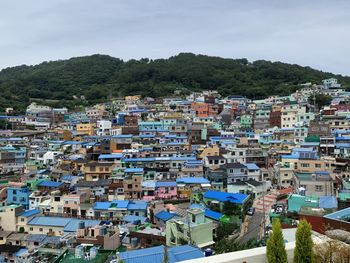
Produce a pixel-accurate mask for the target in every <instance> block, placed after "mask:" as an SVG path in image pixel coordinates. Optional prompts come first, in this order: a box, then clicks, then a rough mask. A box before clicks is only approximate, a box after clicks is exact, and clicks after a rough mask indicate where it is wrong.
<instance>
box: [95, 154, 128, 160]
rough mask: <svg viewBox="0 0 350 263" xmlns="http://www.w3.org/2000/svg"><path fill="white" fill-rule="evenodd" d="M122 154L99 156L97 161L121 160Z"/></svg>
mask: <svg viewBox="0 0 350 263" xmlns="http://www.w3.org/2000/svg"><path fill="white" fill-rule="evenodd" d="M122 157H123V154H121V153H113V154H100V156H99V157H98V159H121V158H122Z"/></svg>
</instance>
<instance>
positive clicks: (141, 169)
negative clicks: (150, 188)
mask: <svg viewBox="0 0 350 263" xmlns="http://www.w3.org/2000/svg"><path fill="white" fill-rule="evenodd" d="M124 173H143V168H125V170H124Z"/></svg>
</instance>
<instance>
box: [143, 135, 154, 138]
mask: <svg viewBox="0 0 350 263" xmlns="http://www.w3.org/2000/svg"><path fill="white" fill-rule="evenodd" d="M154 137H156V136H155V135H154V134H141V135H140V138H154Z"/></svg>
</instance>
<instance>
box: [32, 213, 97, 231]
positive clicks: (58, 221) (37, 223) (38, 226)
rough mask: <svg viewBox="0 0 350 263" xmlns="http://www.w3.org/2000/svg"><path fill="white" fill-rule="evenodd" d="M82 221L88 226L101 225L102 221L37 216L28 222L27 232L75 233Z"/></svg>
mask: <svg viewBox="0 0 350 263" xmlns="http://www.w3.org/2000/svg"><path fill="white" fill-rule="evenodd" d="M81 222H84V224H85V226H87V227H89V226H95V225H99V224H100V223H101V221H99V220H88V219H77V218H65V217H53V216H45V217H44V216H35V217H34V218H32V219H31V220H30V221H29V222H28V223H27V227H26V232H28V233H29V234H46V235H50V236H62V235H63V234H64V233H75V232H76V231H77V230H78V228H79V224H80V223H81Z"/></svg>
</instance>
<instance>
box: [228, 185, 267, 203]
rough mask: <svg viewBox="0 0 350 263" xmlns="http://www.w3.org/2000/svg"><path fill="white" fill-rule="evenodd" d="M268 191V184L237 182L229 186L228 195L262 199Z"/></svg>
mask: <svg viewBox="0 0 350 263" xmlns="http://www.w3.org/2000/svg"><path fill="white" fill-rule="evenodd" d="M266 191H267V186H266V183H265V182H259V181H255V180H248V181H243V182H236V183H232V184H230V185H228V186H227V192H228V193H241V194H248V195H250V196H251V197H252V198H253V199H254V198H260V197H261V196H262V195H263V194H264V193H265V192H266Z"/></svg>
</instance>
